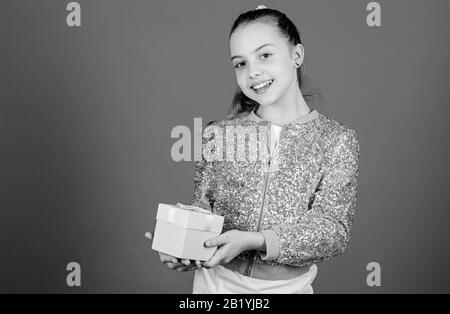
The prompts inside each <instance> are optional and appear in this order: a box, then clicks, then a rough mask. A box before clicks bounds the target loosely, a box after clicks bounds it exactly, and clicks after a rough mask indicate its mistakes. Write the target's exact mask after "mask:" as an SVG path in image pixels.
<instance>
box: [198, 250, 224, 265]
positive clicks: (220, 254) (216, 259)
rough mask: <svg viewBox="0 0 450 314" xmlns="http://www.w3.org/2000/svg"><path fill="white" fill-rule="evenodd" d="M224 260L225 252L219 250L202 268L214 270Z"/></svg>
mask: <svg viewBox="0 0 450 314" xmlns="http://www.w3.org/2000/svg"><path fill="white" fill-rule="evenodd" d="M222 258H223V252H222V250H221V249H218V250H217V251H216V253H215V254H214V255H213V256H212V257H211V258H210V259H209V261H206V262H203V263H202V266H203V267H206V268H212V267H215V266H217V265H218V264H220V261H221V260H222Z"/></svg>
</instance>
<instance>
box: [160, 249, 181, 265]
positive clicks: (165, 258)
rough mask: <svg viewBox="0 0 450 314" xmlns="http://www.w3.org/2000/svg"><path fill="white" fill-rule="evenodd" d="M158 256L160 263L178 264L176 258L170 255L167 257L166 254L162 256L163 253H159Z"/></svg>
mask: <svg viewBox="0 0 450 314" xmlns="http://www.w3.org/2000/svg"><path fill="white" fill-rule="evenodd" d="M159 256H160V257H161V262H163V263H165V262H171V263H178V262H179V261H178V258H176V257H175V256H172V255H168V254H164V253H161V252H160V253H159Z"/></svg>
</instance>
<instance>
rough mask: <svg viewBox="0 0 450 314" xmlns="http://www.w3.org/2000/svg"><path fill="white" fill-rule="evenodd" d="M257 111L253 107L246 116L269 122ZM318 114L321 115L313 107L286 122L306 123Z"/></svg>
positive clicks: (257, 120)
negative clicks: (258, 114)
mask: <svg viewBox="0 0 450 314" xmlns="http://www.w3.org/2000/svg"><path fill="white" fill-rule="evenodd" d="M255 111H256V108H255V109H253V110H252V111H251V112H250V113H249V114H248V115H247V116H246V118H247V119H250V120H252V121H255V122H264V121H266V122H268V121H267V120H264V119H262V118H260V117H258V116H257V115H256V113H255ZM318 116H319V112H318V111H317V110H316V109H312V110H311V111H310V112H309V113H308V114H306V115H303V116H301V117H298V118H297V119H295V120H293V121H291V122H288V123H286V124H285V125H294V124H303V123H306V122H309V121H312V120H314V119H315V118H317V117H318Z"/></svg>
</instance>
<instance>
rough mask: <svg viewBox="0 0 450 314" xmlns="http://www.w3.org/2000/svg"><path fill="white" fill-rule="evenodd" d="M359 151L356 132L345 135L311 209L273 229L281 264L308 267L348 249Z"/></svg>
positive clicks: (330, 160)
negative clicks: (293, 222)
mask: <svg viewBox="0 0 450 314" xmlns="http://www.w3.org/2000/svg"><path fill="white" fill-rule="evenodd" d="M359 149H360V147H359V142H358V139H357V134H356V132H355V131H354V130H352V129H347V130H346V131H345V132H343V133H342V134H341V135H340V136H339V137H338V139H337V141H336V145H335V146H334V149H332V150H331V151H330V154H329V156H328V158H329V162H328V163H327V168H326V170H325V171H324V172H323V175H322V177H321V182H320V184H319V185H318V188H317V190H316V192H315V195H314V201H313V202H312V204H311V207H310V209H309V210H308V211H306V212H305V213H304V214H303V215H302V216H301V217H300V218H299V219H298V221H297V222H296V223H295V224H283V223H282V224H279V225H275V226H272V227H273V230H274V231H275V232H276V234H277V235H278V238H279V244H280V255H279V257H278V259H277V260H276V262H277V263H281V264H289V265H294V266H306V265H311V264H313V263H318V262H322V261H325V260H328V259H330V258H331V257H333V256H336V255H338V254H341V253H342V252H343V251H344V250H345V248H346V247H347V244H348V242H349V239H350V229H351V226H352V222H353V217H354V214H355V205H356V194H357V187H358V168H359Z"/></svg>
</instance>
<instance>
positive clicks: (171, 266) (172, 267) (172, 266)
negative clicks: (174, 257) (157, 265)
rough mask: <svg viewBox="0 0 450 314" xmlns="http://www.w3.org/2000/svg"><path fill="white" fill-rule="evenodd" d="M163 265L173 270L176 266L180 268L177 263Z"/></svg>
mask: <svg viewBox="0 0 450 314" xmlns="http://www.w3.org/2000/svg"><path fill="white" fill-rule="evenodd" d="M165 264H166V265H167V267H169V268H170V269H175V268H177V267H178V266H180V264H179V263H170V262H167V263H165Z"/></svg>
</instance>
